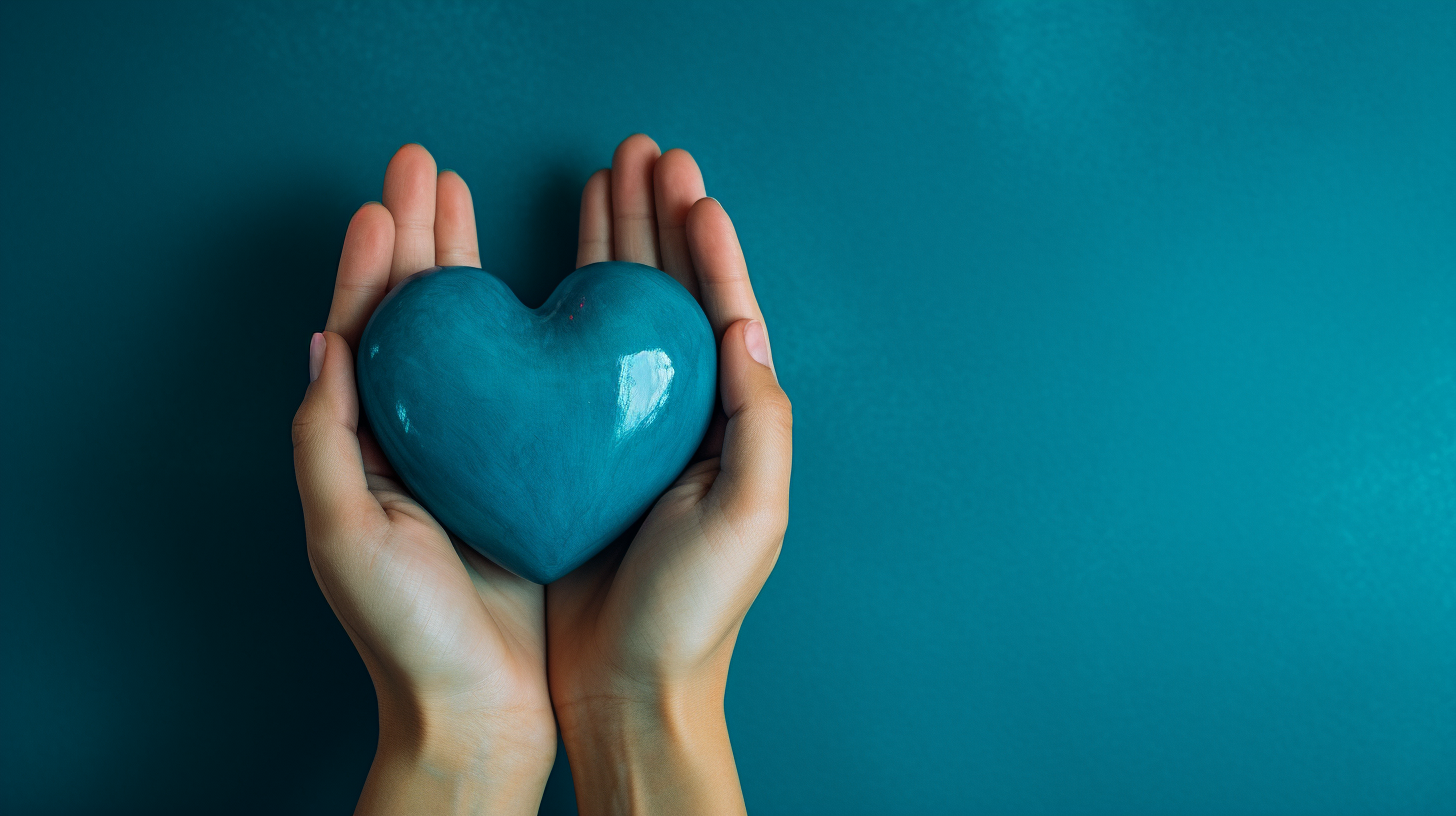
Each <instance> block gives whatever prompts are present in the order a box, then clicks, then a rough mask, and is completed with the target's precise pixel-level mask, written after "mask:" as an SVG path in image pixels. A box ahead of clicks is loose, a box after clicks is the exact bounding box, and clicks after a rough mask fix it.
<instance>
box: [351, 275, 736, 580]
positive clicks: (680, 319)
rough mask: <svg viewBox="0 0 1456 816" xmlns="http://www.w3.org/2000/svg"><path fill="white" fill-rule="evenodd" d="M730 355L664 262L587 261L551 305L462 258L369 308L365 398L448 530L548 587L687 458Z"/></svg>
mask: <svg viewBox="0 0 1456 816" xmlns="http://www.w3.org/2000/svg"><path fill="white" fill-rule="evenodd" d="M716 360H717V350H716V348H715V346H714V340H713V330H712V329H711V328H710V327H709V326H708V319H707V317H706V316H705V315H704V314H703V310H702V309H700V308H698V304H697V302H695V301H694V300H693V297H692V295H690V294H688V292H687V290H685V289H683V288H682V286H681V285H679V284H678V282H677V281H675V280H673V279H672V278H670V277H668V276H667V275H666V274H664V273H662V272H659V271H658V270H656V269H652V268H651V267H646V266H641V265H639V264H629V263H600V264H592V265H590V266H585V267H582V268H581V269H578V270H577V271H576V272H574V273H572V274H571V275H570V276H569V277H567V278H566V280H564V281H562V282H561V285H560V286H558V287H557V289H556V291H555V292H554V293H552V295H551V297H550V298H548V299H547V300H546V302H545V303H544V304H542V306H541V308H539V309H536V310H528V309H526V307H525V306H523V305H522V304H521V301H520V300H518V299H517V298H516V296H515V295H514V294H512V293H511V290H510V288H509V287H507V286H506V285H505V284H504V283H503V282H501V280H500V279H499V278H497V277H495V276H494V275H491V274H489V273H487V272H483V271H481V270H479V269H469V268H465V267H451V268H448V269H442V270H435V271H430V272H424V273H421V274H419V275H415V276H413V277H411V278H410V279H409V280H407V281H405V282H404V283H401V284H400V285H399V286H398V287H396V288H395V289H394V290H393V291H391V292H390V293H389V296H388V297H387V298H385V300H384V302H383V303H381V304H380V306H379V308H378V309H377V310H376V311H375V312H374V316H373V317H371V318H370V319H369V326H368V328H367V329H365V331H364V337H363V339H362V341H361V342H360V344H359V355H358V366H359V399H360V403H361V405H362V407H363V409H364V413H365V415H366V416H367V417H368V418H369V423H370V427H371V428H372V429H373V430H374V435H375V437H376V438H377V439H378V440H379V444H380V446H381V447H382V448H383V449H384V452H385V455H386V456H388V457H389V461H390V463H391V464H393V465H394V468H395V471H396V472H397V473H398V474H399V475H400V477H401V478H403V479H404V482H405V484H406V485H408V486H409V488H410V491H411V492H413V493H414V495H415V497H416V498H418V499H419V500H420V502H421V503H422V504H424V505H425V507H426V508H427V509H429V511H430V512H431V513H433V514H434V516H435V518H436V519H437V520H438V521H439V522H440V523H441V524H443V525H445V528H446V529H448V530H450V531H451V532H452V533H455V534H456V535H457V536H459V537H460V538H461V539H462V540H464V541H465V543H467V544H469V545H470V546H472V547H474V548H475V549H477V550H479V551H480V552H481V553H482V554H484V555H485V556H487V557H488V558H491V559H492V560H494V561H495V562H496V563H498V564H500V565H501V566H503V567H505V568H506V569H509V570H511V571H512V572H514V573H516V574H517V575H521V576H524V577H526V578H530V579H531V580H532V581H535V582H537V583H549V582H551V581H554V580H556V579H557V578H560V577H561V576H563V575H565V574H566V573H568V572H570V571H571V570H572V569H574V568H575V567H577V566H578V565H580V564H581V563H582V562H583V561H585V560H586V559H588V558H590V557H591V556H592V555H594V554H595V553H596V552H597V551H598V550H600V549H601V548H602V547H605V546H606V545H608V544H610V543H611V542H612V540H613V539H615V538H616V537H617V536H619V535H621V534H622V532H623V531H624V530H626V529H627V526H628V525H630V524H631V523H632V522H633V521H634V520H636V519H637V518H638V517H640V516H641V515H642V513H644V512H645V511H646V510H647V508H648V507H650V506H651V504H652V502H653V501H655V500H656V499H657V497H658V496H659V495H660V494H661V493H662V491H663V490H665V489H667V486H668V485H669V484H671V483H672V481H673V480H674V479H676V478H677V476H678V474H679V473H681V472H682V469H683V467H684V466H686V465H687V463H688V459H689V457H691V456H692V454H693V451H694V450H696V449H697V447H698V443H699V442H701V441H702V438H703V431H704V430H706V429H707V427H708V419H709V417H710V416H711V414H712V409H713V399H714V389H715V385H716V375H717V367H716Z"/></svg>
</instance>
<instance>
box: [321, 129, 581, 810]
mask: <svg viewBox="0 0 1456 816" xmlns="http://www.w3.org/2000/svg"><path fill="white" fill-rule="evenodd" d="M431 266H477V267H478V266H480V251H479V249H478V247H477V245H476V237H475V215H474V212H473V209H472V205H471V200H470V191H469V190H468V189H467V188H466V186H465V182H464V181H462V180H461V179H460V177H459V176H457V175H455V174H454V173H451V172H449V171H446V172H444V173H440V174H439V175H438V177H437V176H436V173H435V161H434V159H433V158H432V157H431V156H430V154H429V153H428V152H427V151H426V150H425V149H424V148H423V147H420V146H419V145H405V146H404V147H402V148H400V150H399V152H397V153H396V154H395V155H394V158H393V159H392V160H391V161H390V163H389V168H388V169H387V170H386V171H385V175H384V203H383V204H382V205H381V204H378V203H369V204H365V205H364V206H363V207H361V208H360V209H359V211H358V212H357V213H355V214H354V218H353V220H352V221H351V222H350V223H349V230H348V233H347V235H346V236H345V238H344V248H343V252H342V253H341V257H340V259H339V274H338V279H337V281H336V283H335V285H334V300H333V305H332V307H331V308H330V309H329V317H328V323H327V326H326V329H325V331H324V332H323V333H321V334H315V335H314V336H313V339H312V342H311V344H310V348H309V376H310V378H311V384H310V385H309V387H308V393H307V394H306V395H305V396H304V399H303V404H302V405H301V406H300V407H299V409H298V414H297V415H296V416H295V417H294V420H293V459H294V468H295V471H296V473H297V476H298V491H299V495H300V496H301V498H302V500H303V515H304V526H305V530H306V533H307V538H308V558H309V563H310V564H311V565H312V566H313V572H314V576H315V577H316V578H317V579H318V583H319V588H320V589H322V590H323V593H324V596H325V597H326V598H327V599H328V601H329V605H330V606H331V607H333V610H334V614H336V615H337V616H338V618H339V622H340V623H342V624H343V625H344V629H345V630H346V631H347V632H348V633H349V638H350V639H351V640H353V641H354V646H355V647H356V648H357V649H358V650H359V655H360V656H361V657H362V658H363V659H364V664H365V665H366V666H367V667H368V669H369V675H370V677H371V678H373V680H374V688H375V691H376V693H377V695H378V697H379V747H378V751H377V753H376V755H375V758H374V764H373V766H372V767H371V768H370V771H369V777H368V779H367V780H366V781H365V784H364V791H363V793H362V794H361V796H360V800H359V808H358V812H359V813H384V812H391V813H392V812H410V813H433V812H447V811H449V812H454V810H457V809H459V810H464V809H469V808H471V807H476V808H479V809H481V810H484V811H488V812H490V813H516V812H519V813H531V814H534V813H536V811H537V809H538V807H539V805H540V801H541V792H542V790H543V789H544V787H545V785H546V778H547V776H548V775H549V774H550V772H551V765H552V761H553V760H554V758H555V755H556V726H555V721H554V719H553V717H552V712H551V701H550V697H549V694H548V692H547V685H546V664H545V642H544V641H545V617H544V598H543V592H542V588H541V587H540V586H539V585H537V584H533V583H531V582H530V581H527V580H526V579H524V578H519V577H517V576H515V575H513V574H511V573H510V572H507V571H506V570H504V569H502V568H500V567H498V566H496V565H495V564H493V563H491V562H490V561H489V560H487V559H485V558H483V557H482V556H480V555H479V554H478V553H476V552H475V551H474V550H472V549H470V548H469V547H468V546H464V545H459V546H457V545H454V544H452V542H451V539H450V536H449V534H448V533H446V532H445V530H444V528H442V527H441V526H440V525H439V524H438V523H437V522H436V521H435V520H434V519H433V518H432V517H431V516H430V514H429V513H428V512H426V511H425V509H424V508H423V507H421V506H420V505H419V503H417V502H416V501H415V500H414V499H412V498H411V497H410V496H409V494H408V492H407V491H406V490H405V488H404V487H403V486H402V485H401V484H400V482H399V480H398V479H397V478H396V477H395V475H394V473H393V471H392V470H391V469H390V467H389V463H388V462H387V461H386V460H385V458H384V456H383V454H382V452H381V451H380V449H379V447H378V445H377V444H376V443H375V442H374V439H373V437H372V436H371V435H370V434H369V433H368V431H367V429H365V428H361V427H360V424H359V399H358V394H357V392H356V390H355V385H354V353H353V348H354V347H355V346H356V345H358V342H359V336H360V335H361V334H362V333H363V331H364V325H365V323H367V322H368V320H369V316H370V314H372V313H373V312H374V308H375V307H376V306H378V305H379V301H380V300H381V299H382V298H383V297H384V295H385V293H386V292H387V291H388V290H389V289H390V288H392V287H393V286H395V285H397V284H398V283H399V282H400V281H402V280H403V279H404V278H406V277H408V276H409V275H411V274H413V273H415V272H418V271H420V270H422V269H425V268H428V267H431Z"/></svg>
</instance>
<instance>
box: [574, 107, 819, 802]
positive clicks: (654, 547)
mask: <svg viewBox="0 0 1456 816" xmlns="http://www.w3.org/2000/svg"><path fill="white" fill-rule="evenodd" d="M606 260H619V261H635V262H637V263H642V264H646V265H648V266H655V267H658V268H660V269H662V270H663V271H665V272H667V273H668V274H670V275H672V276H673V277H674V278H676V279H677V280H678V282H680V283H681V284H683V286H684V287H686V288H687V290H688V291H689V292H691V293H692V294H693V295H694V296H695V297H697V298H698V300H699V302H700V303H701V304H702V306H703V310H704V311H705V312H706V314H707V316H708V320H709V322H710V323H711V324H712V326H713V331H714V334H715V335H717V337H718V338H719V343H720V346H719V356H718V368H719V397H720V400H721V408H722V413H721V415H719V416H717V418H716V419H715V420H714V423H713V425H712V426H711V427H710V429H709V431H708V436H707V439H706V440H705V441H704V443H703V448H702V449H701V451H700V452H699V455H698V456H697V457H696V460H695V461H694V463H693V464H691V465H689V466H688V468H687V469H686V470H685V471H684V472H683V474H682V475H681V476H680V477H679V478H678V480H677V481H676V482H675V483H674V484H673V485H672V486H671V487H670V488H669V489H668V490H667V492H666V493H664V494H663V496H662V497H661V498H660V499H659V500H658V502H657V504H656V505H655V506H654V507H653V508H652V510H651V512H649V513H648V515H647V517H646V519H645V520H644V521H643V522H642V525H641V528H640V529H639V530H638V531H637V532H636V536H635V538H632V539H631V542H630V546H629V545H628V543H627V541H626V538H627V537H624V539H623V540H621V541H618V542H617V543H615V544H613V545H612V546H610V547H608V548H607V549H606V550H604V551H603V552H602V553H600V554H599V555H597V556H596V557H594V558H593V559H591V560H590V561H588V562H587V563H586V564H584V565H583V566H582V567H580V568H578V569H577V570H576V571H574V572H572V573H571V574H570V575H568V576H566V577H565V578H562V579H561V580H559V581H557V582H555V583H553V584H551V585H550V586H549V587H547V590H546V598H547V630H548V639H547V642H548V644H549V651H550V659H549V663H548V665H549V667H550V672H549V673H550V684H551V699H552V702H553V704H554V705H555V709H556V716H557V721H558V723H559V724H560V727H561V733H562V738H563V740H564V742H565V744H566V750H567V754H568V756H569V757H570V760H571V769H572V776H573V778H574V781H575V783H576V791H577V801H578V804H579V806H580V808H581V811H582V813H584V814H594V813H616V812H638V811H647V812H664V813H667V812H670V813H678V814H691V813H710V812H711V813H724V812H735V811H743V809H744V803H743V795H742V792H741V790H740V788H739V783H738V774H737V770H736V768H735V767H734V764H733V753H732V749H731V747H730V746H729V743H728V729H727V725H726V722H725V721H724V718H723V692H724V688H725V686H726V684H727V678H728V662H729V659H730V657H731V656H732V652H733V645H734V642H735V640H736V638H737V635H738V629H739V626H740V625H741V624H742V622H743V617H744V615H745V614H747V612H748V608H749V605H751V604H752V603H753V600H754V598H755V597H757V595H758V591H759V589H760V588H761V587H762V586H763V583H764V581H765V580H766V579H767V578H768V574H769V572H770V571H771V570H772V569H773V566H774V562H775V561H776V560H777V559H778V554H779V549H780V547H781V545H782V543H783V536H784V530H785V527H786V525H787V523H788V493H789V469H790V460H791V455H792V443H791V435H792V424H793V419H792V410H791V407H790V405H789V400H788V398H787V397H786V396H785V395H784V392H783V390H782V389H781V388H780V387H779V385H778V380H777V377H776V375H775V373H774V370H773V364H772V362H771V359H772V358H771V356H770V353H769V345H768V337H767V335H766V334H765V333H764V328H763V316H762V314H761V313H760V312H759V309H758V302H757V300H756V299H755V298H754V295H753V289H752V287H751V286H750V285H749V281H748V270H747V267H746V264H745V263H744V259H743V253H742V251H741V249H740V248H739V245H738V238H737V235H736V234H735V232H734V230H733V224H732V222H731V221H729V220H728V215H727V213H725V212H724V211H723V208H722V207H721V206H719V204H718V202H717V201H715V200H713V199H711V198H705V197H704V188H703V178H702V174H701V173H700V172H699V171H698V166H697V164H696V162H694V161H693V158H692V157H691V156H689V155H688V154H687V153H686V152H684V151H682V150H671V151H668V152H667V153H666V154H661V153H660V151H659V150H658V147H657V145H656V144H655V143H654V142H653V141H652V140H651V139H649V138H647V137H646V136H643V135H640V134H639V135H636V136H631V137H629V138H628V139H626V140H625V141H623V142H622V144H621V145H620V146H618V148H617V151H616V154H615V155H614V156H613V158H612V168H611V170H601V171H598V172H597V173H596V174H595V175H593V176H592V177H591V179H590V180H589V181H588V182H587V184H586V189H585V190H584V191H583V193H582V206H581V233H580V242H579V244H578V255H577V266H583V265H585V264H588V263H594V262H597V261H606ZM629 537H630V536H629Z"/></svg>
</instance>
